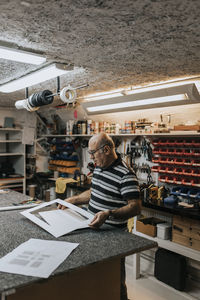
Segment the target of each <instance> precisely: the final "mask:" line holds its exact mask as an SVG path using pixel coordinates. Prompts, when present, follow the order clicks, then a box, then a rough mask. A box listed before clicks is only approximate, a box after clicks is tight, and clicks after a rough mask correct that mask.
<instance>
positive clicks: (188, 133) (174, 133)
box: [42, 131, 200, 138]
mask: <svg viewBox="0 0 200 300" xmlns="http://www.w3.org/2000/svg"><path fill="white" fill-rule="evenodd" d="M109 135H110V136H113V137H115V136H116V137H133V136H149V137H151V136H152V137H153V136H158V137H159V136H166V137H168V136H180V135H181V136H182V137H184V136H185V137H187V136H188V137H189V136H200V132H197V131H172V132H170V133H131V134H110V133H109ZM42 137H46V138H48V137H61V138H63V137H72V138H73V137H92V135H91V134H71V135H69V134H44V135H42Z"/></svg>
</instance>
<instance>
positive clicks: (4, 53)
mask: <svg viewBox="0 0 200 300" xmlns="http://www.w3.org/2000/svg"><path fill="white" fill-rule="evenodd" d="M0 58H3V59H7V60H13V61H18V62H22V63H26V64H32V65H40V64H42V63H44V62H45V61H46V57H44V56H42V55H40V54H36V53H31V52H28V51H23V50H18V49H12V48H8V47H3V46H0Z"/></svg>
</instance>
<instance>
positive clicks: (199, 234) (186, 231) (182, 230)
mask: <svg viewBox="0 0 200 300" xmlns="http://www.w3.org/2000/svg"><path fill="white" fill-rule="evenodd" d="M172 232H173V233H177V234H179V235H184V236H187V237H189V238H190V237H191V238H194V239H196V240H200V229H198V228H194V227H186V226H183V225H180V224H173V226H172Z"/></svg>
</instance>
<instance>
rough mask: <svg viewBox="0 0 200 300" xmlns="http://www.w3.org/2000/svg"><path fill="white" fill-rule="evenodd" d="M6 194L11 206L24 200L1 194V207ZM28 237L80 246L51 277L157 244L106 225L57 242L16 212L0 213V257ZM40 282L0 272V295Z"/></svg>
mask: <svg viewBox="0 0 200 300" xmlns="http://www.w3.org/2000/svg"><path fill="white" fill-rule="evenodd" d="M9 194H10V197H11V198H12V203H13V199H15V200H20V201H22V200H25V197H27V196H24V195H22V194H20V193H16V192H11V193H8V194H4V196H3V194H2V195H0V202H4V205H8V202H9V199H8V198H9ZM2 196H3V197H2ZM4 197H5V198H4ZM3 198H4V200H3ZM27 198H28V197H27ZM27 198H26V199H27ZM6 199H7V202H6ZM30 238H37V239H44V240H58V241H67V242H73V243H79V246H78V247H77V248H76V249H75V250H74V251H73V252H72V253H71V254H70V256H69V257H68V258H67V259H66V260H65V261H64V262H63V263H62V264H61V265H60V266H59V267H58V268H57V269H56V270H55V271H54V272H53V273H52V274H51V276H55V275H57V274H62V273H65V272H70V271H72V270H77V269H79V268H81V267H85V266H88V265H90V264H93V263H96V262H100V261H104V260H108V259H111V258H114V257H124V256H127V255H130V254H133V253H137V252H140V251H143V250H147V249H150V248H153V247H156V246H157V243H155V242H153V241H150V240H147V239H144V238H141V237H138V236H135V235H134V234H130V233H127V232H123V231H122V230H119V229H115V228H113V227H111V226H105V225H104V226H103V227H101V229H99V230H93V229H90V228H88V229H82V230H78V231H74V232H73V233H71V234H67V235H65V236H63V237H60V238H58V239H56V238H54V237H53V236H52V235H51V234H49V233H48V232H46V231H45V230H43V229H42V228H40V227H39V226H37V225H36V224H34V223H32V222H31V221H30V220H28V219H26V218H25V217H24V216H22V215H21V214H20V213H19V211H5V212H0V257H2V256H4V255H6V254H7V253H8V252H10V251H12V250H13V249H14V248H16V247H17V246H19V245H20V244H21V243H23V242H25V241H27V240H29V239H30ZM43 280H46V279H42V278H37V277H31V276H23V275H16V274H9V273H3V272H0V293H2V292H3V291H6V290H8V289H12V288H18V287H20V286H25V285H28V284H31V283H34V282H38V281H43Z"/></svg>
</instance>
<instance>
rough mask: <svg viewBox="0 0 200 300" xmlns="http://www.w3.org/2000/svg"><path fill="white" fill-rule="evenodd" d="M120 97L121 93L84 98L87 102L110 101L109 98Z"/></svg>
mask: <svg viewBox="0 0 200 300" xmlns="http://www.w3.org/2000/svg"><path fill="white" fill-rule="evenodd" d="M120 96H122V94H121V93H112V94H106V95H103V94H102V95H101V96H100V95H99V96H93V97H91V98H86V99H88V100H101V99H110V98H114V97H120Z"/></svg>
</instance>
